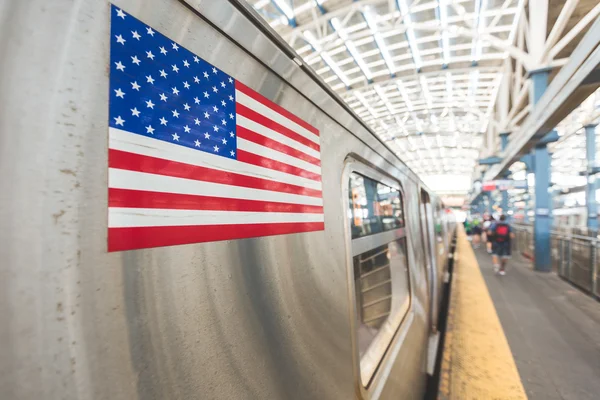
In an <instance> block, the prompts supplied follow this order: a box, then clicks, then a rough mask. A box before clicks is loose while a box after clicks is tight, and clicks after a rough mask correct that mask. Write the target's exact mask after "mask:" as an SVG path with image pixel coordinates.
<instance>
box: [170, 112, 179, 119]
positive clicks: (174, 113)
mask: <svg viewBox="0 0 600 400" xmlns="http://www.w3.org/2000/svg"><path fill="white" fill-rule="evenodd" d="M171 112H172V113H173V116H174V117H175V118H179V113H178V112H177V110H173V111H171Z"/></svg>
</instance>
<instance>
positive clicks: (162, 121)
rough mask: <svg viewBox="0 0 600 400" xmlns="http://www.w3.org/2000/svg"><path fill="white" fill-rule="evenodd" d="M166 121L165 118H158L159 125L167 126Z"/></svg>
mask: <svg viewBox="0 0 600 400" xmlns="http://www.w3.org/2000/svg"><path fill="white" fill-rule="evenodd" d="M167 122H168V121H167V120H166V119H165V117H160V124H161V125H167Z"/></svg>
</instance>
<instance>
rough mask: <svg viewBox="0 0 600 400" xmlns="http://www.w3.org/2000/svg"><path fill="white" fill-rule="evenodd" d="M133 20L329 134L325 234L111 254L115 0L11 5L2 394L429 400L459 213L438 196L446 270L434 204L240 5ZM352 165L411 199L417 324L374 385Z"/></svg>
mask: <svg viewBox="0 0 600 400" xmlns="http://www.w3.org/2000/svg"><path fill="white" fill-rule="evenodd" d="M114 4H115V5H117V6H118V7H122V8H123V9H124V10H125V11H127V12H129V13H131V14H132V15H135V16H136V17H137V18H139V19H140V20H142V21H144V22H145V23H147V24H148V25H150V26H152V27H153V28H155V29H156V30H158V31H160V32H162V33H164V34H165V35H167V36H168V37H170V38H172V39H173V40H175V41H177V42H178V43H180V44H182V45H183V46H185V47H186V48H188V49H190V50H191V51H193V52H194V53H196V54H198V55H199V56H200V57H202V58H204V59H205V60H207V61H209V62H210V63H212V64H214V65H216V66H218V67H219V68H221V69H222V70H224V71H226V72H227V73H228V74H230V75H232V76H234V77H235V78H236V79H238V80H240V81H242V82H244V83H245V84H247V85H248V86H250V87H252V88H253V89H255V90H256V91H258V92H260V93H261V94H263V95H265V96H267V97H268V98H270V99H272V100H273V101H275V102H277V103H278V104H280V105H281V106H283V107H285V108H286V109H288V110H290V111H291V112H293V113H294V114H296V115H298V116H300V117H301V118H302V119H304V120H306V121H308V122H310V123H311V124H312V125H314V126H315V127H317V128H318V129H319V131H320V132H321V156H322V180H323V200H324V209H325V231H323V232H312V233H303V234H293V235H282V236H271V237H262V238H256V239H245V240H232V241H222V242H213V243H204V244H196V245H184V246H174V247H162V248H155V249H146V250H136V251H128V252H117V253H108V252H107V246H106V234H107V134H108V124H107V121H108V71H109V67H108V64H109V40H110V38H109V27H110V23H109V20H110V4H109V3H108V2H106V1H104V0H77V1H71V0H54V1H51V2H48V1H46V0H30V1H19V2H17V1H13V2H4V3H3V5H0V48H1V49H2V57H1V58H0V171H1V173H2V175H1V176H2V180H1V181H0V221H2V229H1V230H0V343H1V344H2V346H1V350H0V398H2V399H7V400H12V399H111V400H112V399H144V400H145V399H349V398H359V397H363V398H380V399H388V398H402V399H419V398H421V397H422V395H423V391H424V385H425V378H426V355H427V350H428V349H427V346H428V338H429V334H430V331H431V327H432V326H431V325H432V321H431V319H432V317H431V315H430V314H431V312H430V307H431V306H432V300H431V296H432V293H435V292H439V290H440V285H441V283H440V282H441V281H440V279H439V278H440V277H441V276H442V275H443V271H444V267H445V261H446V258H447V252H448V249H449V237H450V236H451V234H452V231H453V226H454V225H453V223H452V221H451V220H450V219H449V218H448V216H446V215H444V214H443V213H442V215H440V207H441V206H440V202H439V199H437V198H436V196H435V195H434V194H433V193H431V192H429V193H428V195H429V196H430V201H431V206H432V207H431V208H432V212H431V213H430V214H431V218H432V219H431V220H429V222H428V224H429V227H430V229H432V230H434V231H432V237H431V241H432V243H431V245H430V246H429V255H428V256H426V253H425V252H426V251H427V246H424V245H423V238H424V237H426V236H427V232H424V231H423V229H422V228H423V224H422V221H421V218H420V215H421V210H420V208H421V189H423V190H426V188H424V186H423V185H422V184H421V183H420V181H419V180H418V179H417V178H416V176H415V175H414V174H413V173H412V172H411V171H410V170H409V169H408V168H407V167H406V166H405V165H404V164H402V163H401V161H400V160H398V159H397V158H396V157H395V156H394V155H393V154H392V153H391V152H390V151H389V150H388V149H387V148H386V147H385V146H384V145H383V144H382V143H381V142H379V141H378V140H377V139H376V137H375V136H374V135H373V134H372V133H371V132H369V131H368V130H367V129H366V128H365V127H364V126H363V125H362V124H361V123H360V121H358V120H357V119H356V118H355V117H354V116H353V115H352V114H350V113H349V111H348V110H346V109H344V108H343V107H342V106H341V105H339V103H337V102H336V101H335V100H334V99H333V98H332V96H331V95H329V94H328V93H327V92H326V91H325V89H324V88H323V87H322V86H321V85H319V84H317V83H316V82H315V81H314V80H313V78H312V77H311V76H310V74H308V73H307V72H306V70H304V69H303V68H301V67H299V66H298V65H297V64H296V63H294V61H293V60H292V59H291V58H290V57H289V54H286V52H285V51H283V50H282V47H281V46H280V45H279V44H275V43H273V42H272V40H271V39H270V38H269V36H268V35H267V34H265V32H264V29H262V28H261V27H260V26H257V24H256V22H255V21H253V20H251V19H250V18H248V16H247V14H245V13H244V12H242V11H243V10H241V9H240V8H239V5H238V4H237V3H236V2H231V3H230V2H226V1H217V0H215V1H213V0H206V1H188V2H185V1H176V0H115V1H114ZM234 6H235V7H234ZM350 160H355V161H356V162H358V163H361V164H364V165H365V166H366V167H367V168H369V169H371V170H373V171H377V173H378V174H382V175H385V176H386V177H388V179H391V180H393V181H395V182H397V184H398V185H399V186H400V187H401V188H402V191H403V193H404V196H405V205H404V207H405V210H404V213H405V215H406V227H405V230H406V246H407V259H408V266H409V277H410V299H411V300H410V308H409V310H408V312H407V314H406V316H405V317H404V319H403V320H402V323H401V324H400V327H399V329H398V331H397V332H396V333H395V335H394V336H393V339H392V341H391V343H390V344H389V347H388V348H387V349H386V351H385V355H384V357H383V360H382V361H381V363H380V364H379V366H378V368H377V370H376V372H375V374H374V377H373V378H372V380H371V381H370V383H369V384H368V386H367V387H363V385H362V384H361V382H360V378H359V375H360V371H359V362H358V360H357V354H356V332H355V331H354V329H353V326H354V319H355V315H354V312H353V310H354V301H355V300H354V298H353V293H352V292H351V291H350V286H351V274H352V273H351V270H352V264H351V260H350V259H349V257H348V249H349V246H350V239H349V236H348V235H349V233H348V221H347V220H348V217H347V212H348V210H347V207H348V204H347V199H346V198H344V193H345V190H347V185H348V182H347V181H344V179H343V177H344V174H345V171H347V166H348V163H349V162H350ZM435 210H437V212H436V211H435ZM436 226H439V228H438V229H437V230H435V229H436ZM428 259H429V260H432V261H431V263H430V264H429V267H428V261H427V260H428ZM432 280H433V281H435V282H436V283H435V284H433V285H432V287H429V284H428V281H432ZM434 299H435V300H434V301H435V302H437V301H439V296H437V297H436V296H434ZM436 307H437V305H436Z"/></svg>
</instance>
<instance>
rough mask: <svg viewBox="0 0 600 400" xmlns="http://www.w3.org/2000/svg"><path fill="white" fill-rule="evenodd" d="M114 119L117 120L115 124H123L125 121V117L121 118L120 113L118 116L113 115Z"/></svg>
mask: <svg viewBox="0 0 600 400" xmlns="http://www.w3.org/2000/svg"><path fill="white" fill-rule="evenodd" d="M113 119H114V120H115V124H117V125H121V126H123V123H124V122H125V120H124V119H123V118H121V116H120V115H119V116H118V117H117V118H114V117H113Z"/></svg>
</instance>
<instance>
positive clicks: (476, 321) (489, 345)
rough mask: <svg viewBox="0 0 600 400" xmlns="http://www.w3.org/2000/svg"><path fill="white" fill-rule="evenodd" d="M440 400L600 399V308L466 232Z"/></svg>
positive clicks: (521, 259) (552, 277)
mask: <svg viewBox="0 0 600 400" xmlns="http://www.w3.org/2000/svg"><path fill="white" fill-rule="evenodd" d="M451 285H452V286H451V295H450V301H449V310H448V319H447V326H446V335H445V340H444V349H443V355H442V363H441V371H440V384H439V391H438V399H441V400H447V399H455V400H458V399H460V400H463V399H527V398H528V399H534V400H536V399H544V400H553V399H565V400H567V399H573V400H574V399H578V400H587V399H598V398H600V334H599V333H600V302H597V301H596V300H595V299H593V298H591V297H589V296H588V295H586V294H584V293H582V292H581V291H579V290H578V289H576V288H574V287H573V286H571V285H570V284H568V283H567V282H565V281H563V280H562V279H560V278H559V277H558V276H557V275H556V274H554V273H538V272H535V271H533V268H532V266H531V263H530V262H529V261H528V260H527V259H525V258H524V257H521V256H520V255H513V258H512V259H511V260H510V262H509V264H508V268H507V274H506V275H505V276H499V275H496V274H495V273H494V271H493V266H492V260H491V255H489V254H488V253H487V252H486V250H485V247H484V245H483V244H482V246H481V248H479V249H473V248H472V247H471V243H470V242H469V241H468V240H467V237H466V234H465V233H464V231H463V230H462V229H461V230H459V232H458V237H457V248H456V255H455V260H454V273H453V277H452V283H451Z"/></svg>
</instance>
